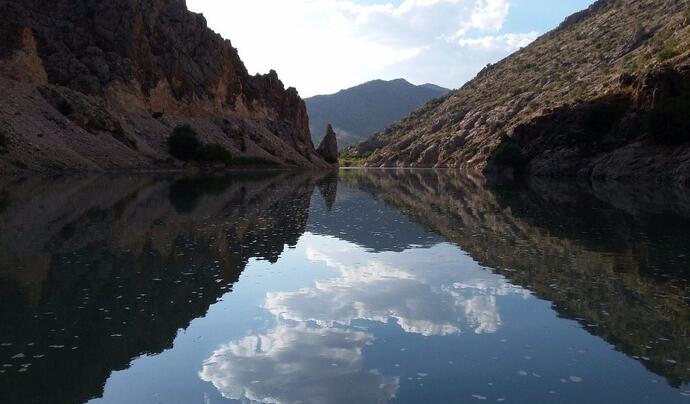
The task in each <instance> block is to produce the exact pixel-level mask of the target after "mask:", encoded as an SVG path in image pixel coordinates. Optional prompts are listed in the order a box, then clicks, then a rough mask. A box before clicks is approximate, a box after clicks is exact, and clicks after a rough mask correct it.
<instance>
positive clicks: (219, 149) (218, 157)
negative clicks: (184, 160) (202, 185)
mask: <svg viewBox="0 0 690 404" xmlns="http://www.w3.org/2000/svg"><path fill="white" fill-rule="evenodd" d="M194 160H196V161H198V162H201V163H226V164H230V163H231V162H232V160H233V158H232V155H231V154H230V152H229V151H227V150H226V149H225V148H224V147H223V146H221V145H219V144H209V145H204V146H202V147H201V149H200V150H199V152H198V153H197V155H196V156H195V158H194Z"/></svg>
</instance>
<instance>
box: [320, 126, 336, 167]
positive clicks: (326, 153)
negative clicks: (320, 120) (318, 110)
mask: <svg viewBox="0 0 690 404" xmlns="http://www.w3.org/2000/svg"><path fill="white" fill-rule="evenodd" d="M316 151H317V152H318V153H319V155H321V157H323V159H324V160H326V162H328V163H331V164H336V163H338V139H337V138H336V136H335V131H334V130H333V126H331V125H330V124H329V125H328V128H327V129H326V136H325V137H324V138H323V140H321V144H319V148H318V149H317V150H316Z"/></svg>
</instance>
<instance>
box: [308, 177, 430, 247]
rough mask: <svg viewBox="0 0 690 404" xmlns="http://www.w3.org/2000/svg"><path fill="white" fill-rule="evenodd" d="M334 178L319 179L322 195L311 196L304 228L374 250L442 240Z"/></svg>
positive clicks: (426, 244) (423, 245)
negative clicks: (340, 183) (309, 210)
mask: <svg viewBox="0 0 690 404" xmlns="http://www.w3.org/2000/svg"><path fill="white" fill-rule="evenodd" d="M337 181H338V178H337V176H336V175H334V174H333V175H329V176H327V177H325V178H324V179H323V180H322V181H320V182H319V190H320V193H321V195H322V196H323V198H319V197H317V196H316V195H315V196H314V201H313V202H312V206H311V214H310V217H309V223H308V224H307V231H309V232H311V233H314V234H323V235H328V236H334V237H338V238H340V239H342V240H347V241H349V242H352V243H354V244H357V245H360V246H362V247H364V248H366V249H368V250H371V251H375V252H381V251H397V252H400V251H404V250H406V249H408V248H411V247H413V246H421V247H429V246H432V245H434V244H436V243H438V242H440V241H441V239H440V238H439V237H436V236H435V235H433V234H429V233H427V232H425V231H423V229H422V228H421V227H420V226H419V225H417V224H416V223H410V221H409V220H407V218H405V216H404V215H401V214H400V213H399V212H395V211H392V210H390V209H388V208H386V206H385V204H383V203H382V202H380V201H375V200H372V199H371V197H370V196H369V195H368V194H367V193H365V192H362V190H359V189H353V188H351V187H342V186H341V187H338V185H337ZM336 191H337V192H336ZM321 200H323V202H322V201H321ZM364 212H366V213H367V214H363V213H364Z"/></svg>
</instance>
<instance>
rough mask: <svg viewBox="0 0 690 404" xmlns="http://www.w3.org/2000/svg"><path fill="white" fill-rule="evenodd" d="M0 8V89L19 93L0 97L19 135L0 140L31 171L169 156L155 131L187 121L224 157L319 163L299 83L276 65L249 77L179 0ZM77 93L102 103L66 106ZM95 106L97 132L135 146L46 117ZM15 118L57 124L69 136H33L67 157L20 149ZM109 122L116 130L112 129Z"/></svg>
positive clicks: (7, 0) (61, 1)
mask: <svg viewBox="0 0 690 404" xmlns="http://www.w3.org/2000/svg"><path fill="white" fill-rule="evenodd" d="M0 15H1V16H2V17H0V34H2V37H3V41H2V43H0V81H1V82H0V87H2V90H3V91H4V92H5V93H7V92H9V93H10V94H12V95H15V96H16V98H17V99H18V100H19V102H14V103H6V104H0V108H1V109H0V111H1V112H5V113H4V114H2V115H5V116H10V117H9V118H5V119H4V120H3V122H0V123H2V124H3V126H8V127H11V128H12V129H13V130H12V132H13V133H15V134H17V136H16V139H14V140H15V141H14V142H12V144H14V146H16V147H14V148H12V147H10V148H9V149H10V155H12V156H13V160H14V161H15V162H20V163H21V164H23V165H26V166H28V167H29V168H36V169H41V168H45V167H46V166H49V165H51V164H50V162H51V161H52V162H57V163H63V164H62V165H64V166H65V167H64V168H113V167H116V168H130V167H132V168H134V167H147V166H151V165H155V164H156V161H158V162H160V161H162V160H165V159H168V158H169V155H167V151H166V150H165V149H164V147H163V146H162V145H164V144H165V137H166V136H167V135H168V134H169V133H170V130H171V128H172V127H174V126H175V125H176V124H179V123H188V124H190V125H192V126H195V127H196V129H197V130H198V131H199V132H200V133H204V134H205V137H206V138H205V139H203V140H204V141H206V142H212V143H217V144H220V145H222V146H223V147H225V148H226V149H227V150H228V151H229V152H231V154H233V155H234V156H238V157H254V158H261V159H265V160H268V161H271V162H273V163H278V164H283V165H292V166H302V167H316V166H325V165H326V164H325V163H324V162H323V161H322V160H321V159H320V158H319V157H318V155H317V154H316V151H315V150H314V146H313V143H312V142H311V137H310V133H309V123H308V117H307V112H306V107H305V104H304V102H303V101H302V100H301V98H300V97H299V95H298V93H297V91H296V90H295V89H293V88H290V89H285V87H284V86H283V83H282V82H281V81H280V80H279V79H278V75H277V74H276V73H275V72H274V71H271V72H270V73H269V74H267V75H263V76H261V75H257V76H250V75H249V73H248V72H247V70H246V68H245V66H244V64H243V63H242V61H241V60H240V58H239V56H238V53H237V50H236V49H234V48H233V47H232V45H231V43H230V41H228V40H225V39H223V38H222V37H221V36H220V35H218V34H216V33H214V32H213V31H211V30H210V29H208V28H207V25H206V20H205V18H204V17H203V16H201V15H198V14H194V13H191V12H189V11H188V10H187V8H186V4H185V2H184V1H182V0H114V1H108V2H103V1H98V0H85V1H79V2H75V1H70V0H57V1H48V0H21V1H20V0H2V1H0ZM5 38H6V39H5ZM34 89H40V90H41V91H39V92H40V95H39V94H36V92H35V91H34ZM45 94H48V95H49V96H46V97H44V96H43V95H45ZM37 95H38V96H37ZM83 97H90V98H91V99H92V100H95V103H96V104H99V105H100V106H99V107H93V108H90V109H91V110H92V111H91V112H89V111H86V112H83V111H80V109H82V108H81V104H83V103H81V102H76V103H71V102H69V100H70V99H71V100H78V99H79V98H83ZM56 99H58V100H62V101H61V104H60V106H61V107H62V108H56V106H55V103H54V101H55V100H56ZM43 101H45V103H44V102H43ZM95 108H101V109H103V110H104V111H102V112H99V114H100V115H104V116H105V115H110V116H112V117H114V120H115V121H118V122H116V123H114V124H112V125H107V126H108V127H106V128H96V129H97V130H96V132H103V133H104V134H106V135H107V134H113V133H115V134H117V136H118V137H123V136H124V137H126V138H129V142H128V143H131V144H132V145H137V147H135V150H133V151H132V152H130V153H128V154H126V155H123V154H122V153H121V152H120V151H118V150H112V145H111V144H110V140H109V139H107V138H108V137H107V136H104V137H103V138H102V139H101V141H100V142H93V141H92V140H93V139H89V140H88V141H83V142H79V141H77V140H75V139H78V138H84V137H86V136H88V135H89V134H91V135H93V134H94V128H92V127H85V126H84V125H78V124H76V123H75V122H70V123H68V122H66V121H64V120H63V119H61V118H56V116H59V115H62V116H67V115H70V114H64V113H63V112H65V111H71V112H72V113H73V114H74V115H75V116H83V115H85V114H89V113H91V114H93V109H95ZM29 110H35V112H29ZM55 112H58V113H59V114H55ZM22 114H34V116H32V117H31V118H32V120H33V121H35V122H37V123H38V124H39V125H38V126H43V128H42V130H41V131H43V132H53V131H55V128H54V127H52V126H53V125H54V124H55V123H58V126H59V132H60V133H62V134H63V135H64V136H63V137H70V138H71V139H72V140H73V141H72V142H65V141H64V139H58V138H55V137H51V138H50V139H46V138H44V139H42V140H41V142H40V143H45V144H44V145H43V146H44V147H42V149H46V150H50V149H52V150H56V149H62V148H65V149H68V150H69V153H67V155H68V157H67V158H65V159H62V160H61V159H60V158H59V157H56V156H54V155H50V152H49V151H45V152H43V153H39V154H38V155H36V154H35V153H34V155H33V156H31V157H30V156H27V154H31V153H28V151H27V150H24V149H22V147H21V145H22V144H23V143H25V142H26V139H22V137H23V136H26V132H27V131H29V128H28V127H27V126H28V125H27V124H26V123H25V122H24V121H23V120H22V119H19V118H14V117H15V116H18V115H22ZM2 115H0V119H2V118H3V116H2ZM154 116H155V117H156V118H158V119H156V118H154ZM161 118H162V119H161ZM68 119H69V117H68ZM56 121H57V122H56ZM118 126H119V127H121V128H122V132H123V134H120V133H119V131H113V130H111V129H112V127H118ZM106 154H109V155H111V156H110V157H108V158H106V157H103V155H106ZM112 155H116V156H118V157H117V158H116V157H114V156H112ZM53 160H55V161H53ZM0 164H2V163H0Z"/></svg>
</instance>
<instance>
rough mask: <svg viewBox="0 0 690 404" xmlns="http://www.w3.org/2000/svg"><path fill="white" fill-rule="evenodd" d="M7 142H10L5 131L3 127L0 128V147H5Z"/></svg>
mask: <svg viewBox="0 0 690 404" xmlns="http://www.w3.org/2000/svg"><path fill="white" fill-rule="evenodd" d="M9 142H10V139H9V137H8V136H7V133H6V132H5V129H4V128H0V147H2V148H4V147H7V144H8V143H9Z"/></svg>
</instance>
